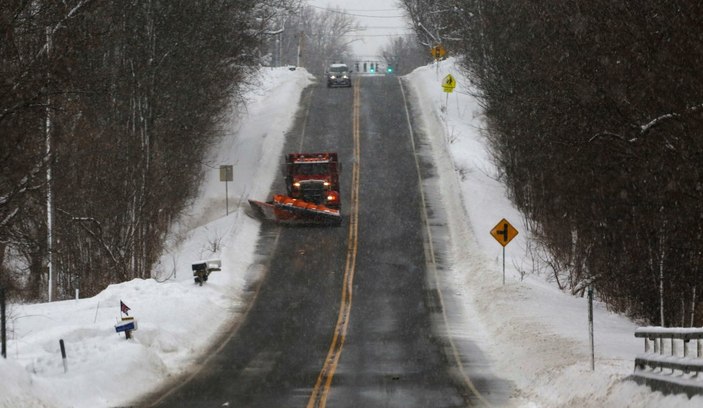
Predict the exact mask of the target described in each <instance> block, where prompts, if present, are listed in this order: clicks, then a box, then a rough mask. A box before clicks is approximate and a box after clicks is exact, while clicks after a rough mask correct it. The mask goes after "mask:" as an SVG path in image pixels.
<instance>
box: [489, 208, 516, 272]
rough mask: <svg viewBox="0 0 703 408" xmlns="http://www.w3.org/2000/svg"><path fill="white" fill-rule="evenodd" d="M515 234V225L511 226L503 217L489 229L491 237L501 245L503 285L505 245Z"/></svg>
mask: <svg viewBox="0 0 703 408" xmlns="http://www.w3.org/2000/svg"><path fill="white" fill-rule="evenodd" d="M517 234H518V232H517V230H516V229H515V227H513V226H512V225H511V224H510V223H509V222H508V220H506V219H505V218H503V219H502V220H500V222H499V223H498V224H496V226H495V227H493V229H492V230H491V235H493V238H495V240H496V241H498V243H499V244H501V245H502V246H503V285H505V246H506V245H508V244H509V243H510V241H512V240H513V238H515V236H516V235H517Z"/></svg>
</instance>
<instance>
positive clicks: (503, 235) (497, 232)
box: [491, 218, 518, 246]
mask: <svg viewBox="0 0 703 408" xmlns="http://www.w3.org/2000/svg"><path fill="white" fill-rule="evenodd" d="M517 234H518V232H517V230H516V229H515V227H513V226H512V225H510V223H509V222H508V220H506V219H505V218H503V219H502V220H500V222H499V223H498V224H497V225H496V226H495V227H493V229H492V230H491V235H493V238H495V239H496V241H498V243H499V244H501V245H503V246H506V245H508V243H510V241H512V240H513V238H515V236H516V235H517Z"/></svg>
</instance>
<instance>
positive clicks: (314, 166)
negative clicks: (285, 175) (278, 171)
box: [295, 163, 328, 176]
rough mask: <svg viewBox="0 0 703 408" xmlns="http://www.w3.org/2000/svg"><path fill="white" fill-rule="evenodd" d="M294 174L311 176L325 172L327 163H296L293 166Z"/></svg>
mask: <svg viewBox="0 0 703 408" xmlns="http://www.w3.org/2000/svg"><path fill="white" fill-rule="evenodd" d="M295 172H296V174H300V175H304V176H311V175H316V174H327V172H328V164H325V163H306V164H298V165H297V166H296V167H295Z"/></svg>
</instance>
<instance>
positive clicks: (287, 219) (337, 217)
mask: <svg viewBox="0 0 703 408" xmlns="http://www.w3.org/2000/svg"><path fill="white" fill-rule="evenodd" d="M249 205H250V206H251V208H252V210H254V214H255V215H256V216H257V217H258V218H260V219H264V220H270V221H275V222H278V223H281V224H299V225H339V224H341V223H342V216H341V214H340V213H339V210H335V209H333V208H329V207H326V206H324V205H317V204H313V203H310V202H307V201H303V200H300V199H296V198H291V197H288V196H284V195H280V194H277V195H275V196H273V200H272V201H268V202H262V201H256V200H249Z"/></svg>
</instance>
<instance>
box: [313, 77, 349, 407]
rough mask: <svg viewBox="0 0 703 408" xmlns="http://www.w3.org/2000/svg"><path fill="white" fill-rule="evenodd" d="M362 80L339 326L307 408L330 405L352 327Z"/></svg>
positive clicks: (338, 318)
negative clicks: (338, 368) (332, 391)
mask: <svg viewBox="0 0 703 408" xmlns="http://www.w3.org/2000/svg"><path fill="white" fill-rule="evenodd" d="M359 81H360V80H359V79H357V80H356V81H355V84H354V103H353V111H352V137H353V139H354V153H353V156H354V160H353V164H352V188H351V211H350V214H349V238H348V241H347V242H348V243H347V262H346V265H345V269H344V278H343V281H342V300H341V304H340V307H339V315H338V316H337V324H336V326H335V329H334V335H333V336H332V344H331V345H330V349H329V351H328V353H327V357H326V358H325V362H324V364H323V366H322V370H321V371H320V374H319V375H318V376H317V381H315V386H314V387H313V389H312V394H311V395H310V399H309V400H308V405H307V408H324V407H325V405H326V404H327V395H328V394H329V390H330V388H331V386H332V378H333V377H334V373H335V371H336V370H337V365H338V364H339V359H340V358H341V356H342V348H343V347H344V339H345V337H346V335H347V329H348V328H349V317H350V315H351V306H352V289H353V285H352V283H353V281H354V270H355V267H356V253H357V247H358V230H359V228H358V224H359V223H358V218H359V164H360V162H361V160H360V159H361V152H360V150H361V149H360V142H359V139H360V130H359V117H360V115H359V109H360V107H361V102H360V101H361V97H360V95H361V91H360V86H359Z"/></svg>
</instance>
